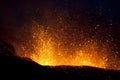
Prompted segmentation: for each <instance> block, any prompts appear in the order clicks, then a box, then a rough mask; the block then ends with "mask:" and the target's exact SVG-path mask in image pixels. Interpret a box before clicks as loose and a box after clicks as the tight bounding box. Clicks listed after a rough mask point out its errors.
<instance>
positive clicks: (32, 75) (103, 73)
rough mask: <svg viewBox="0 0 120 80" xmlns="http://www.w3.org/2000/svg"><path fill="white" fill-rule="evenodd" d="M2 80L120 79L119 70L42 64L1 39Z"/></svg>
mask: <svg viewBox="0 0 120 80" xmlns="http://www.w3.org/2000/svg"><path fill="white" fill-rule="evenodd" d="M0 42H1V43H0V80H6V79H9V80H18V79H21V80H25V79H26V80H120V71H119V70H106V69H101V68H95V67H88V66H55V67H51V66H42V65H39V64H37V63H35V62H34V61H32V60H30V59H26V58H21V57H18V56H15V55H14V54H15V51H14V48H13V47H12V46H11V45H10V44H7V43H6V42H4V41H0Z"/></svg>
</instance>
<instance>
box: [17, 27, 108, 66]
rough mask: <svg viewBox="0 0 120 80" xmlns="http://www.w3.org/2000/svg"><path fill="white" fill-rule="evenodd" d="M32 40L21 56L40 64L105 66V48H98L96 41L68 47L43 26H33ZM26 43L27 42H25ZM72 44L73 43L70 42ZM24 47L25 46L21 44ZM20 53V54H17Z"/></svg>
mask: <svg viewBox="0 0 120 80" xmlns="http://www.w3.org/2000/svg"><path fill="white" fill-rule="evenodd" d="M31 34H32V41H31V42H30V43H29V45H30V44H31V46H30V48H31V47H32V49H30V50H28V51H27V50H25V51H23V53H24V55H22V56H23V57H28V58H30V59H32V60H33V61H35V62H37V63H39V64H41V65H49V66H59V65H70V66H94V67H99V68H106V67H107V50H106V48H101V49H102V50H100V51H99V50H98V47H100V46H99V45H98V43H97V42H95V41H94V40H90V39H88V40H87V41H84V42H83V43H84V44H81V43H79V46H77V47H73V48H68V47H66V46H65V45H64V46H63V43H62V42H60V40H58V39H56V38H54V36H53V35H57V36H59V37H60V35H58V34H57V33H56V34H51V30H50V29H44V27H43V26H38V27H35V26H34V27H33V28H32V31H31ZM26 44H27V43H26ZM29 45H28V46H29ZM71 45H74V44H71ZM22 49H25V46H22ZM19 55H20V54H19Z"/></svg>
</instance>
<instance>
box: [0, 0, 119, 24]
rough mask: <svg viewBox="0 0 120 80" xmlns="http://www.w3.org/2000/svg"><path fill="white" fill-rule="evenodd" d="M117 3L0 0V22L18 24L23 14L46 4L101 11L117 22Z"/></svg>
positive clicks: (107, 0)
mask: <svg viewBox="0 0 120 80" xmlns="http://www.w3.org/2000/svg"><path fill="white" fill-rule="evenodd" d="M119 3H120V1H119V0H0V11H1V12H0V23H1V24H3V25H5V24H13V25H12V26H14V24H18V25H20V24H21V23H20V22H21V21H24V19H25V16H31V15H33V14H34V12H35V11H36V9H37V8H39V9H43V8H44V7H45V6H48V5H52V8H54V9H64V8H66V9H68V10H70V9H76V10H77V9H78V10H79V9H84V10H86V11H88V12H90V13H93V14H98V13H99V12H102V13H103V14H104V16H106V17H110V18H112V19H113V20H114V21H117V22H118V23H119V21H120V15H119V14H120V9H119V8H120V4H119Z"/></svg>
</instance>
